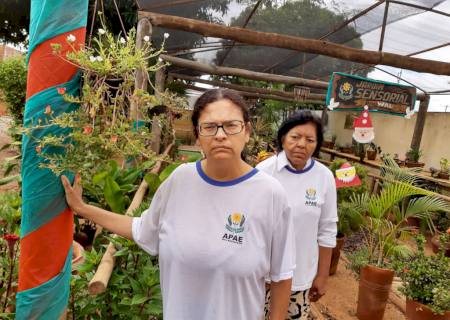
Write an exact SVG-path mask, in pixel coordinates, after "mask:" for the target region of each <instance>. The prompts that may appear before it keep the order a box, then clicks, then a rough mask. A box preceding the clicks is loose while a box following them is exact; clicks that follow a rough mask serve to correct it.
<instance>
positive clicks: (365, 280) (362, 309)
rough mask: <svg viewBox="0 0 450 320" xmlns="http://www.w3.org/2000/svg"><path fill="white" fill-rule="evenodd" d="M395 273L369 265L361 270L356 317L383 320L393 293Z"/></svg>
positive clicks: (366, 319) (362, 319) (367, 319)
mask: <svg viewBox="0 0 450 320" xmlns="http://www.w3.org/2000/svg"><path fill="white" fill-rule="evenodd" d="M393 279H394V271H392V270H388V269H381V268H378V267H375V266H371V265H368V266H366V267H364V268H361V273H360V279H359V290H358V307H357V310H356V316H357V317H358V319H360V320H382V319H383V315H384V310H385V309H386V303H387V300H388V297H389V292H390V291H391V285H392V280H393Z"/></svg>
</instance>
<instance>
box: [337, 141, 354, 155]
mask: <svg viewBox="0 0 450 320" xmlns="http://www.w3.org/2000/svg"><path fill="white" fill-rule="evenodd" d="M340 151H341V152H342V153H353V147H352V145H351V144H349V143H346V144H344V145H343V146H342V147H341V150H340Z"/></svg>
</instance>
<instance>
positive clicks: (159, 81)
mask: <svg viewBox="0 0 450 320" xmlns="http://www.w3.org/2000/svg"><path fill="white" fill-rule="evenodd" d="M166 78H167V74H166V67H162V68H160V69H158V70H156V73H155V90H156V91H155V95H156V97H157V98H159V97H160V96H161V94H162V93H164V90H166Z"/></svg>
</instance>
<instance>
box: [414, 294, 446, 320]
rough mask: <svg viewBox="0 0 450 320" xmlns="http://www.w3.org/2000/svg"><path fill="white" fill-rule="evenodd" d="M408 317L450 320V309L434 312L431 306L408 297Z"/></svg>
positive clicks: (421, 319) (416, 319) (418, 319)
mask: <svg viewBox="0 0 450 320" xmlns="http://www.w3.org/2000/svg"><path fill="white" fill-rule="evenodd" d="M406 319H408V320H450V311H447V312H445V313H444V314H434V313H433V311H431V309H430V308H428V307H427V306H426V305H424V304H421V303H420V302H417V301H415V300H410V299H406Z"/></svg>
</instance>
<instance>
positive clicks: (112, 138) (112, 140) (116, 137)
mask: <svg viewBox="0 0 450 320" xmlns="http://www.w3.org/2000/svg"><path fill="white" fill-rule="evenodd" d="M118 139H119V137H118V136H111V142H112V143H116V142H117V140H118Z"/></svg>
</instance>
